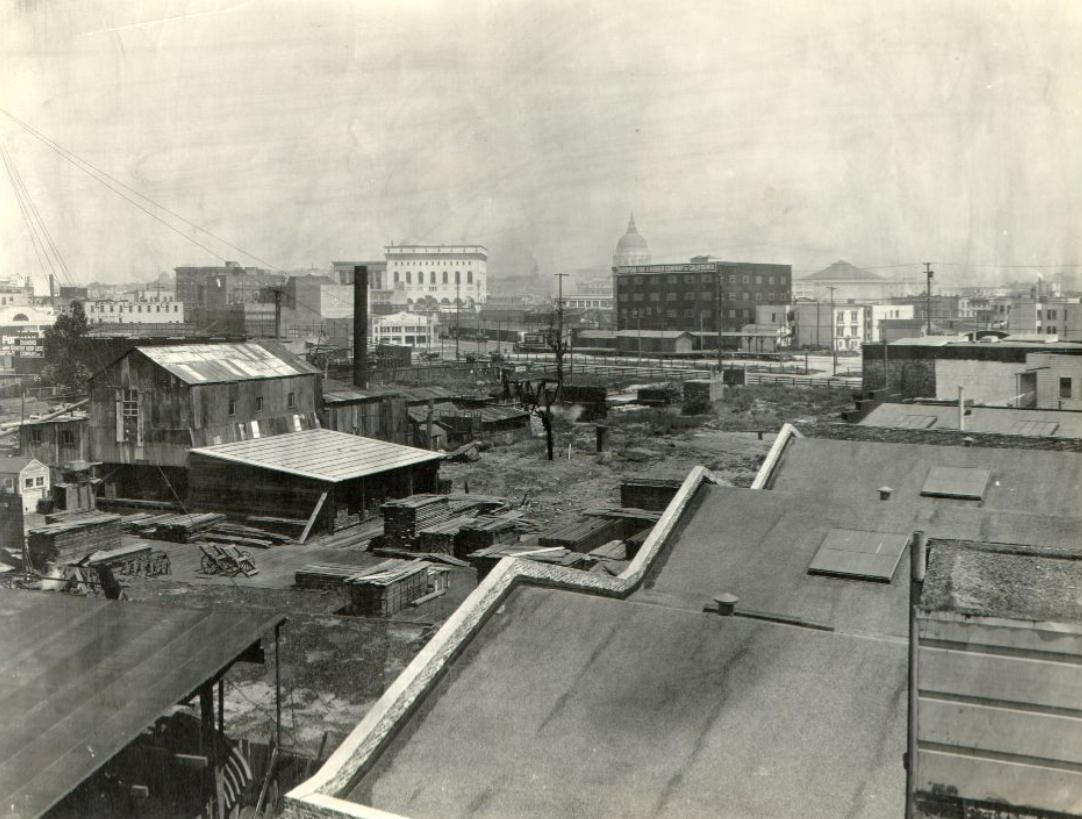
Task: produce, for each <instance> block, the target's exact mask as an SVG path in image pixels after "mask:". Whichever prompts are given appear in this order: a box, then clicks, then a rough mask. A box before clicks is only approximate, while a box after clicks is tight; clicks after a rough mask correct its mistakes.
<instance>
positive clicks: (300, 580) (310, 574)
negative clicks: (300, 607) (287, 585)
mask: <svg viewBox="0 0 1082 819" xmlns="http://www.w3.org/2000/svg"><path fill="white" fill-rule="evenodd" d="M358 571H360V569H359V568H358V567H357V566H347V565H342V564H340V563H309V564H307V565H306V566H304V567H303V568H300V569H298V570H297V571H296V572H294V573H293V582H294V583H295V584H296V585H297V587H298V588H301V589H321V590H326V589H336V588H338V587H339V586H343V585H345V582H346V581H347V580H349V578H351V577H353V575H355V574H357V572H358Z"/></svg>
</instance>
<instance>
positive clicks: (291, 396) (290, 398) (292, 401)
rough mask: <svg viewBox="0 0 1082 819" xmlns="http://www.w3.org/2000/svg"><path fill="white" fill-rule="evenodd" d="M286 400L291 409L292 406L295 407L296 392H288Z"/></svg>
mask: <svg viewBox="0 0 1082 819" xmlns="http://www.w3.org/2000/svg"><path fill="white" fill-rule="evenodd" d="M288 402H289V403H288V406H289V408H290V409H293V407H295V406H296V405H297V395H296V393H292V392H291V393H290V394H289V396H288Z"/></svg>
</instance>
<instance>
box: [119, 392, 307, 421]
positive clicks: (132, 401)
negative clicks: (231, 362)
mask: <svg viewBox="0 0 1082 819" xmlns="http://www.w3.org/2000/svg"><path fill="white" fill-rule="evenodd" d="M286 406H287V407H288V408H289V409H294V408H295V407H296V406H297V395H296V393H292V392H291V393H289V395H287V396H286ZM254 411H255V412H262V411H263V396H262V395H257V396H256V397H255V407H254ZM120 413H121V415H122V416H123V417H124V418H138V417H139V391H138V390H124V397H123V400H122V401H121V406H120ZM228 413H229V416H230V417H232V416H234V415H236V414H237V399H236V398H230V399H229V405H228Z"/></svg>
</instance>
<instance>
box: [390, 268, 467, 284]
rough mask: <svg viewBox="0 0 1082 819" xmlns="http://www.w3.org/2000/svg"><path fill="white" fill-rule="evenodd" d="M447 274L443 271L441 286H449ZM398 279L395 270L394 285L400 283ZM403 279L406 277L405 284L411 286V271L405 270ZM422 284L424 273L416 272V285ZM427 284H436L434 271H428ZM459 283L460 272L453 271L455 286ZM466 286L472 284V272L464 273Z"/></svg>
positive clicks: (460, 280) (460, 279)
mask: <svg viewBox="0 0 1082 819" xmlns="http://www.w3.org/2000/svg"><path fill="white" fill-rule="evenodd" d="M448 272H449V271H447V270H444V271H443V281H442V282H441V283H442V284H450V282H449V281H448V278H447V274H448ZM398 277H399V273H398V271H397V270H396V271H394V283H395V284H399V283H400V280H399V278H398ZM405 277H406V284H413V283H414V282H413V271H411V270H407V271H406V272H405ZM424 283H425V273H424V271H423V270H418V271H417V284H424ZM428 283H429V284H436V283H437V282H436V271H435V270H430V271H429V272H428ZM461 283H462V272H461V271H459V270H456V271H455V284H461ZM466 284H473V271H472V270H467V271H466Z"/></svg>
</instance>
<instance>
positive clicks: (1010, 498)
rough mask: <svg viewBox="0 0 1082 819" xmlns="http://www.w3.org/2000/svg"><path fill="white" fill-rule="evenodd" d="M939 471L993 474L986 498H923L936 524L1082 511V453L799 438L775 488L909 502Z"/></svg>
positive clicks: (842, 498) (991, 536)
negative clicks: (989, 515)
mask: <svg viewBox="0 0 1082 819" xmlns="http://www.w3.org/2000/svg"><path fill="white" fill-rule="evenodd" d="M937 466H948V467H976V468H980V469H986V470H988V471H989V472H990V473H991V477H990V480H989V482H988V488H987V491H986V492H985V495H984V499H983V501H952V500H947V499H940V498H937V499H924V500H926V501H928V502H929V503H930V504H931V505H930V506H927V505H926V506H925V508H926V509H927V510H928V511H929V512H937V513H939V514H938V516H935V517H934V518H933V520H935V521H938V520H943V519H945V518H946V517H947V516H949V515H951V514H954V510H955V509H962V510H965V509H979V510H980V511H982V512H988V511H1014V512H1022V513H1027V514H1031V515H1033V516H1041V515H1043V516H1045V517H1047V518H1055V517H1068V516H1074V515H1078V514H1079V508H1080V507H1079V502H1078V500H1079V498H1082V458H1080V457H1079V456H1078V453H1076V452H1048V451H1041V450H1034V449H1014V448H1000V447H980V446H973V447H960V446H937V445H934V444H895V443H878V442H869V441H843V440H833V439H827V438H794V439H793V440H792V441H791V442H790V443H789V445H788V446H787V447H786V448H785V451H784V453H783V454H782V457H781V461H780V462H779V464H778V466H777V467H776V468H775V470H774V474H773V477H772V479H771V481H770V482H769V484H768V485H769V486H771V487H772V488H775V489H781V490H788V491H792V492H793V493H797V494H801V495H803V496H805V497H807V498H812V499H816V500H819V501H830V502H837V503H843V504H844V503H847V502H850V501H862V502H864V503H869V504H872V503H879V501H878V491H877V490H878V488H879V487H881V486H884V485H886V486H889V487H891V488H892V489H893V490H894V493H893V497H892V500H891V501H890V502H891V503H894V502H897V501H898V500H903V501H905V502H910V501H911V500H912V499H914V498H916V497H918V496H919V495H920V491H921V487H922V486H923V485H924V482H925V480H926V479H927V477H928V473H929V472H930V471H931V470H932V468H933V467H937ZM944 522H945V521H944ZM1049 524H1050V525H1052V522H1051V521H1049ZM914 528H920V527H919V526H917V527H914ZM928 534H929V535H935V534H936V533H935V532H934V531H929V533H928ZM944 536H949V535H944ZM958 537H973V536H972V535H958ZM976 538H977V539H982V540H994V541H1005V542H1021V543H1030V542H1034V541H1031V540H1029V539H1028V538H1023V539H1022V540H1021V541H1018V540H1015V539H1014V538H1013V537H1000V536H998V535H997V534H995V533H992V532H989V533H987V534H986V535H984V536H981V535H978V536H976ZM1037 542H1039V541H1037Z"/></svg>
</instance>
